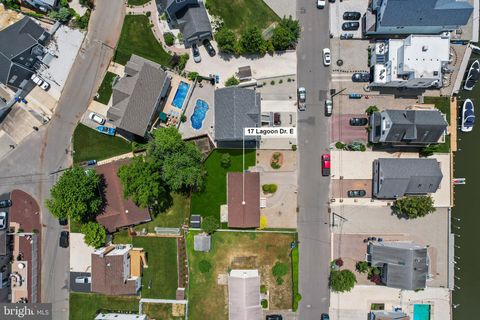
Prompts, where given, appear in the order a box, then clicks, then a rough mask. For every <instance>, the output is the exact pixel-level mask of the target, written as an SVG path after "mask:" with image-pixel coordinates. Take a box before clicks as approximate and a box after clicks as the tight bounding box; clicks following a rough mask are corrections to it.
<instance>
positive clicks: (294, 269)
mask: <svg viewBox="0 0 480 320" xmlns="http://www.w3.org/2000/svg"><path fill="white" fill-rule="evenodd" d="M299 262H300V253H299V249H298V246H296V247H295V248H294V249H293V250H292V288H293V293H292V294H293V307H292V309H293V311H297V309H298V303H299V302H300V300H301V299H302V296H301V295H300V293H299V292H298V281H299V275H298V264H299Z"/></svg>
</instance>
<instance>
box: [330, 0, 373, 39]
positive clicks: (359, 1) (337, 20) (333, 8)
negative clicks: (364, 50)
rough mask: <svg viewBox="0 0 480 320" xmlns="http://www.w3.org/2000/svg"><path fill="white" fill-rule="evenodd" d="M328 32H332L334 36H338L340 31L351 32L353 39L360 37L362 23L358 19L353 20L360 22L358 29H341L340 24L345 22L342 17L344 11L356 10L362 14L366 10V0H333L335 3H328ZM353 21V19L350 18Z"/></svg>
mask: <svg viewBox="0 0 480 320" xmlns="http://www.w3.org/2000/svg"><path fill="white" fill-rule="evenodd" d="M329 5H330V33H331V34H333V37H334V38H338V37H340V35H341V34H342V33H350V34H353V37H354V39H361V38H362V23H361V21H362V20H361V19H360V20H355V21H356V22H359V23H360V27H359V28H358V30H355V31H352V30H349V31H344V30H342V24H343V23H344V22H347V21H346V20H344V19H343V13H344V12H346V11H356V12H360V14H361V15H362V16H363V14H364V13H365V11H366V10H367V6H368V0H348V1H335V3H330V4H329ZM352 21H353V20H352Z"/></svg>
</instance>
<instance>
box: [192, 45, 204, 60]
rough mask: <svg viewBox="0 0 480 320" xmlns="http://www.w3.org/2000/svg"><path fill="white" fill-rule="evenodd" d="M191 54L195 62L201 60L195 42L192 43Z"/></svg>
mask: <svg viewBox="0 0 480 320" xmlns="http://www.w3.org/2000/svg"><path fill="white" fill-rule="evenodd" d="M192 55H193V61H195V62H196V63H199V62H201V61H202V56H200V50H198V47H197V45H196V44H192Z"/></svg>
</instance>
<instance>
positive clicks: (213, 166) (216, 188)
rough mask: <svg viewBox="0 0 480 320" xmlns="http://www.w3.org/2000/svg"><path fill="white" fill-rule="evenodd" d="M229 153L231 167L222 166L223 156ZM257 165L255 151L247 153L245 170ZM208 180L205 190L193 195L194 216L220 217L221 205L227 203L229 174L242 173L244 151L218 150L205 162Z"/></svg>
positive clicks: (192, 210) (192, 208)
mask: <svg viewBox="0 0 480 320" xmlns="http://www.w3.org/2000/svg"><path fill="white" fill-rule="evenodd" d="M224 153H229V154H230V156H231V161H232V162H231V166H230V167H229V168H228V169H225V168H223V167H222V166H221V165H220V158H221V156H222V154H224ZM254 165H255V150H246V151H245V169H248V167H250V166H254ZM205 169H206V170H207V178H206V183H205V190H204V191H203V192H200V193H196V194H193V195H192V206H191V213H192V214H200V215H202V216H203V217H206V216H214V217H220V205H222V204H226V203H227V172H242V150H238V149H228V150H227V149H217V150H214V151H213V152H212V153H211V154H210V156H209V157H208V158H207V160H206V161H205Z"/></svg>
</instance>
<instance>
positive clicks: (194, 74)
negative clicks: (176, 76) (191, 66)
mask: <svg viewBox="0 0 480 320" xmlns="http://www.w3.org/2000/svg"><path fill="white" fill-rule="evenodd" d="M187 77H188V79H189V80H191V81H195V79H197V77H198V72H195V71H192V72H189V73H188V75H187Z"/></svg>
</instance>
